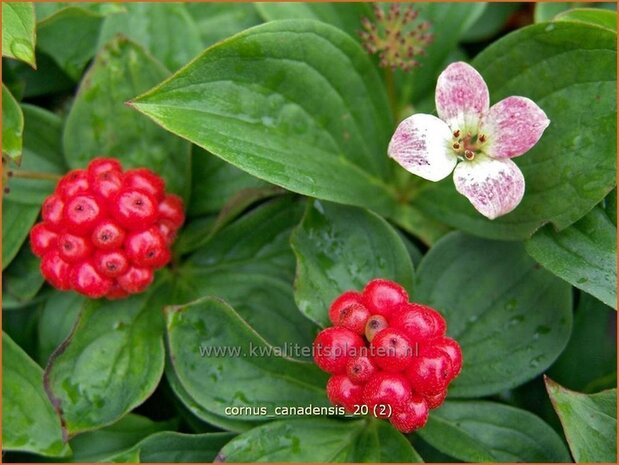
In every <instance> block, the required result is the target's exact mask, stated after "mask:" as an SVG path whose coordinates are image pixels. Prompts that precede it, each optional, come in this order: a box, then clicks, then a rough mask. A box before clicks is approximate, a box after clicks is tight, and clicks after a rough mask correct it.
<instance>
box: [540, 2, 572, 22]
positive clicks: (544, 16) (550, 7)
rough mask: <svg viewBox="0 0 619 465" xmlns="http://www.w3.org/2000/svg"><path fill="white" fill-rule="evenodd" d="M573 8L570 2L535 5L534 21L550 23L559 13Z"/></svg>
mask: <svg viewBox="0 0 619 465" xmlns="http://www.w3.org/2000/svg"><path fill="white" fill-rule="evenodd" d="M570 8H572V3H569V2H538V3H536V4H535V11H534V15H533V19H534V20H535V22H536V23H542V22H545V21H550V20H551V19H553V18H554V17H555V16H557V15H558V14H559V13H561V12H563V11H566V10H569V9H570Z"/></svg>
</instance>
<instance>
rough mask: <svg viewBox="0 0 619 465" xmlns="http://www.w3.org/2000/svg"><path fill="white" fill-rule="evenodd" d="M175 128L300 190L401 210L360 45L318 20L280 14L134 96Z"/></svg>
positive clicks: (385, 127)
mask: <svg viewBox="0 0 619 465" xmlns="http://www.w3.org/2000/svg"><path fill="white" fill-rule="evenodd" d="M133 106H134V107H135V108H136V109H138V110H139V111H141V112H142V113H144V114H146V115H147V116H149V117H151V118H152V119H153V120H154V121H156V122H157V123H159V124H161V125H162V126H163V127H164V128H166V129H167V130H169V131H171V132H173V133H175V134H177V135H179V136H181V137H184V138H186V139H189V140H190V141H192V142H194V143H195V144H197V145H199V146H201V147H202V148H204V149H206V150H208V151H210V152H211V153H213V154H215V155H217V156H219V157H221V158H223V159H224V160H226V161H228V162H229V163H232V164H233V165H235V166H238V167H239V168H241V169H243V170H244V171H247V172H248V173H250V174H252V175H254V176H257V177H259V178H262V179H265V180H267V181H269V182H272V183H274V184H277V185H279V186H282V187H285V188H286V189H289V190H292V191H294V192H298V193H301V194H306V195H311V196H315V197H320V198H323V199H326V200H333V201H337V202H341V203H350V204H353V205H361V206H367V207H369V208H373V209H375V210H377V211H380V212H389V211H390V210H392V209H393V207H394V203H395V197H394V193H393V190H392V187H391V186H389V185H388V184H387V183H386V179H387V178H388V176H389V172H390V171H391V166H392V165H390V163H389V160H388V159H387V157H386V156H385V151H386V146H387V142H388V139H389V137H390V135H391V129H392V128H391V118H390V116H389V111H388V106H387V102H386V97H385V93H384V91H383V88H382V85H381V81H380V79H379V77H378V75H377V73H376V70H375V69H374V68H373V65H372V63H371V62H370V60H369V59H368V57H367V56H366V55H365V53H364V52H363V50H362V49H361V47H360V46H359V45H358V44H357V43H356V42H355V41H354V40H353V39H352V38H350V37H349V36H347V35H346V34H345V33H343V32H341V31H339V30H338V29H336V28H334V27H332V26H329V25H326V24H322V23H319V22H315V21H307V20H299V21H294V20H291V21H276V22H272V23H267V24H264V25H261V26H258V27H255V28H252V29H249V30H247V31H245V32H242V33H240V34H238V35H236V36H234V37H232V38H230V39H228V40H226V41H224V42H221V43H219V44H218V45H216V46H213V47H211V48H209V49H207V50H206V51H205V52H204V53H203V54H202V55H200V56H199V57H198V58H197V59H196V60H194V61H193V62H192V63H191V64H190V65H189V66H187V67H185V68H183V69H182V70H180V71H179V72H178V73H176V74H175V75H174V76H173V77H172V78H170V79H169V80H167V81H165V82H163V83H162V84H161V85H159V86H157V87H155V88H154V89H152V90H150V91H149V92H147V93H146V94H144V95H142V96H140V97H138V98H137V99H136V100H134V101H133Z"/></svg>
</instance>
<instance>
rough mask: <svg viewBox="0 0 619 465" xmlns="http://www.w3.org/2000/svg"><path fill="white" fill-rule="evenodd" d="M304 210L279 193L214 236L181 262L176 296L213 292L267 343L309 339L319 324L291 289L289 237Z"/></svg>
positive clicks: (303, 343)
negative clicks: (308, 315)
mask: <svg viewBox="0 0 619 465" xmlns="http://www.w3.org/2000/svg"><path fill="white" fill-rule="evenodd" d="M302 211H303V205H302V204H301V203H300V202H297V201H295V200H294V199H292V198H291V197H282V198H280V199H276V200H273V201H271V202H268V203H266V204H264V205H262V206H261V207H259V208H257V209H255V210H253V211H252V212H250V213H249V214H247V215H245V216H243V217H241V218H240V219H238V220H237V221H236V222H234V223H232V224H231V225H229V226H228V227H226V228H224V229H222V230H221V231H219V232H218V233H217V234H216V235H214V236H212V237H211V238H210V239H209V240H208V241H207V242H205V244H204V245H202V247H201V249H200V250H198V251H197V252H196V253H195V254H193V255H192V256H191V257H189V259H188V260H187V261H186V262H185V263H184V264H183V265H182V266H181V267H180V268H179V270H178V280H177V283H178V284H179V291H178V292H179V296H178V297H177V299H176V302H189V301H192V300H195V299H198V298H200V297H204V296H207V295H209V296H217V297H219V298H221V299H224V300H225V301H226V302H228V303H229V304H230V305H233V306H234V308H235V310H236V311H237V312H238V313H239V314H240V316H241V318H243V319H244V320H245V321H246V322H247V323H248V324H249V325H250V326H251V327H252V328H253V329H254V330H255V331H256V332H257V333H258V334H260V336H262V337H263V338H265V339H266V340H267V341H268V342H269V343H270V344H272V345H275V346H279V347H281V346H284V345H285V344H292V343H294V344H299V345H301V346H308V345H311V343H312V341H313V339H314V336H315V333H316V332H317V330H318V328H317V327H316V326H315V325H314V324H313V323H312V322H311V321H309V320H308V319H307V318H305V316H304V315H303V314H302V313H300V312H298V311H296V305H295V303H294V297H293V294H292V279H293V276H294V255H293V252H292V249H291V247H290V243H289V238H290V234H291V231H292V228H293V227H294V226H296V224H298V222H299V221H300V219H301V215H302ZM300 358H302V359H311V357H309V356H308V355H305V356H301V357H300Z"/></svg>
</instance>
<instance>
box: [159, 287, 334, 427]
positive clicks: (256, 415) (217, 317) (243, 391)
mask: <svg viewBox="0 0 619 465" xmlns="http://www.w3.org/2000/svg"><path fill="white" fill-rule="evenodd" d="M166 323H167V325H166V328H167V341H168V347H169V353H170V359H171V364H172V366H173V368H174V373H175V375H176V376H177V377H178V381H179V382H180V384H181V385H182V387H183V388H184V389H185V390H186V392H187V393H188V394H189V396H191V398H193V399H194V400H195V401H196V402H197V403H198V404H199V405H200V406H201V407H202V408H204V409H206V410H208V411H210V412H212V413H214V414H215V415H218V416H222V417H225V416H227V415H230V412H227V411H226V407H235V406H238V407H252V408H255V409H256V410H253V409H251V408H250V409H249V411H247V412H239V413H240V414H239V415H235V416H232V419H234V420H265V419H266V418H268V416H272V415H274V414H275V411H274V409H275V408H276V407H278V406H288V407H294V406H303V407H306V406H308V405H313V406H328V405H329V402H328V400H327V397H326V394H325V383H326V377H325V375H324V374H323V373H322V372H321V371H320V370H319V369H318V368H317V367H316V366H315V365H314V364H313V363H310V362H300V361H297V360H294V359H292V358H288V357H284V356H281V354H282V353H284V352H287V349H286V348H285V347H284V348H280V350H279V351H278V350H274V348H273V346H271V345H269V344H268V343H267V342H266V341H265V340H264V339H262V338H261V337H260V336H259V335H258V334H257V333H256V332H255V331H254V330H253V329H252V328H251V327H250V326H249V325H248V324H247V323H246V322H245V321H244V320H243V319H242V318H241V317H240V316H239V315H238V313H236V312H235V311H234V309H232V307H230V306H228V305H227V304H226V303H224V302H223V301H221V300H219V299H217V298H212V297H208V298H204V299H201V300H199V301H196V302H194V303H191V304H188V305H186V306H177V307H167V308H166ZM305 349H306V350H309V347H305ZM222 351H223V352H222ZM260 352H262V353H260ZM259 407H264V408H266V410H267V411H266V412H265V413H264V414H261V413H260V412H258V411H257V409H258V408H259Z"/></svg>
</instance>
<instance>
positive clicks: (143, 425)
mask: <svg viewBox="0 0 619 465" xmlns="http://www.w3.org/2000/svg"><path fill="white" fill-rule="evenodd" d="M174 423H175V422H174V421H172V422H170V421H167V422H154V421H152V420H150V419H148V418H146V417H142V416H140V415H135V414H133V413H130V414H128V415H126V416H124V417H123V418H121V419H120V420H118V421H117V422H116V423H114V424H112V425H110V426H107V427H105V428H102V429H100V430H97V431H90V432H86V433H83V434H80V435H79V436H76V437H75V438H73V439H72V440H71V441H70V444H71V449H72V450H73V457H72V461H73V462H80V463H84V462H107V461H110V459H111V458H113V457H114V456H117V455H120V453H121V452H126V451H128V450H130V449H133V448H134V446H135V445H136V443H139V442H140V441H141V440H143V439H145V438H147V437H150V436H151V435H152V434H155V433H157V432H160V431H163V430H165V429H168V428H174V427H175V425H174Z"/></svg>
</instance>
